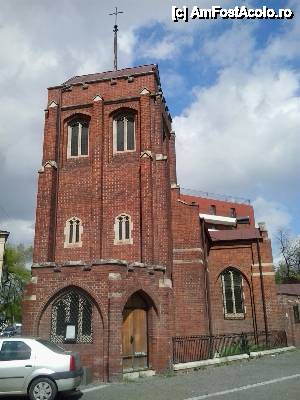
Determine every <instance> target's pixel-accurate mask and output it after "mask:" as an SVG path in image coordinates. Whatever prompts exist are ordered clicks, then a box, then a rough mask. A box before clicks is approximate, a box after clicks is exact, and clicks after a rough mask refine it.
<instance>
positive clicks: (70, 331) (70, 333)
mask: <svg viewBox="0 0 300 400" xmlns="http://www.w3.org/2000/svg"><path fill="white" fill-rule="evenodd" d="M75 338H76V332H75V325H67V328H66V340H70V339H75Z"/></svg>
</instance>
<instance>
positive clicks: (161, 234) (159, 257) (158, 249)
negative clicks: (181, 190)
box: [153, 95, 172, 272]
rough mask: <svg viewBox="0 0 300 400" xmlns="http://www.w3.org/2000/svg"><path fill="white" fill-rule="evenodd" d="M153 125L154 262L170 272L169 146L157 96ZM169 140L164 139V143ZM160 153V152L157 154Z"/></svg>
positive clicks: (159, 99) (160, 103)
mask: <svg viewBox="0 0 300 400" xmlns="http://www.w3.org/2000/svg"><path fill="white" fill-rule="evenodd" d="M153 113H154V115H155V124H154V135H155V137H156V139H157V140H159V142H160V146H157V154H155V169H154V186H153V192H154V203H153V207H154V208H153V213H154V251H155V254H154V260H155V263H156V264H160V265H164V266H167V267H168V272H169V271H170V270H171V262H172V238H171V236H170V232H171V231H172V226H171V185H170V171H169V146H168V145H166V144H165V143H163V139H162V138H163V104H162V98H161V96H160V95H158V96H157V97H156V99H155V104H154V111H153ZM168 140H169V139H168V138H166V139H165V141H168ZM158 151H160V152H158Z"/></svg>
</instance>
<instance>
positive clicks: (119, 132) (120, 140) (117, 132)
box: [113, 114, 135, 152]
mask: <svg viewBox="0 0 300 400" xmlns="http://www.w3.org/2000/svg"><path fill="white" fill-rule="evenodd" d="M113 135H114V151H115V152H123V151H134V150H135V123H134V116H133V115H131V114H120V115H118V116H117V117H116V118H115V119H114V122H113Z"/></svg>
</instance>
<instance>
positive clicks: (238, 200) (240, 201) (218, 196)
mask: <svg viewBox="0 0 300 400" xmlns="http://www.w3.org/2000/svg"><path fill="white" fill-rule="evenodd" d="M181 193H182V194H187V195H191V196H199V197H205V198H207V199H215V200H221V201H227V202H230V203H238V204H248V205H250V204H251V200H250V199H246V198H243V197H238V196H231V195H227V194H218V193H211V192H205V191H203V190H198V189H190V188H181Z"/></svg>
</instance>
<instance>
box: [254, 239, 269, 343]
mask: <svg viewBox="0 0 300 400" xmlns="http://www.w3.org/2000/svg"><path fill="white" fill-rule="evenodd" d="M256 246H257V256H258V265H259V275H260V289H261V296H262V303H263V313H264V323H265V334H266V345H267V346H268V344H269V334H268V333H269V328H268V318H267V309H266V297H265V286H264V278H263V271H262V264H261V254H260V247H259V240H258V239H256Z"/></svg>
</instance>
